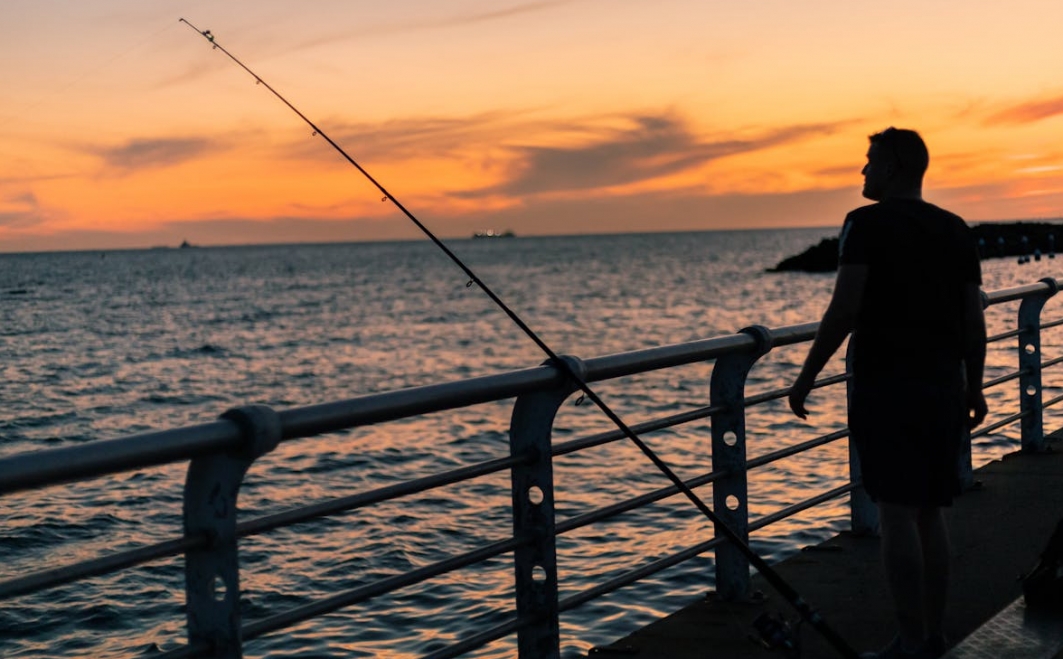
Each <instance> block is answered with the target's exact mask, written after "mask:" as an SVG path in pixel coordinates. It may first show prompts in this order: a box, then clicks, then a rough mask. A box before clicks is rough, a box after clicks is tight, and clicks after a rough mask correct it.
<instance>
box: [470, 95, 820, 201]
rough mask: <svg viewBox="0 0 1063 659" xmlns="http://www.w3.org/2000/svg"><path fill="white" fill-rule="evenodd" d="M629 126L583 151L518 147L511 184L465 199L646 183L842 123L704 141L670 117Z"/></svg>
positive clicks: (646, 118) (636, 119) (637, 119)
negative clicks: (750, 136) (744, 137)
mask: <svg viewBox="0 0 1063 659" xmlns="http://www.w3.org/2000/svg"><path fill="white" fill-rule="evenodd" d="M630 121H631V123H632V126H630V127H629V128H625V129H621V130H615V129H614V130H610V131H599V132H598V135H597V136H598V139H597V140H595V141H592V142H591V143H589V144H584V145H581V146H575V147H541V146H525V147H515V148H513V149H512V151H513V153H514V155H515V156H516V161H517V162H516V164H515V165H514V166H513V167H512V171H511V174H510V179H509V180H508V181H506V182H504V183H502V184H500V185H496V186H493V187H490V188H485V189H481V190H473V191H468V192H465V193H462V195H463V196H468V197H475V196H482V195H492V194H505V195H518V196H519V195H529V194H541V193H547V192H559V191H572V190H593V189H597V188H604V187H609V186H615V185H624V184H629V183H635V182H638V181H647V180H651V179H654V178H659V177H661V176H665V175H668V174H674V173H677V172H681V171H683V170H687V169H690V168H693V167H696V166H698V165H701V164H703V163H706V162H708V161H710V160H715V159H718V158H723V157H726V156H733V155H737V154H740V153H749V152H752V151H759V150H761V149H766V148H769V147H773V146H778V145H781V144H785V143H789V142H794V141H797V140H800V139H802V138H804V137H807V136H809V135H817V134H829V133H831V132H833V130H835V128H837V124H814V125H804V126H789V127H783V128H779V129H775V130H771V131H768V132H766V133H764V134H762V135H760V136H758V137H754V138H747V139H739V138H730V139H722V140H703V139H701V138H699V137H698V136H696V135H694V134H693V133H692V132H691V131H690V129H689V128H688V127H687V126H686V124H685V122H683V121H682V120H681V119H678V118H676V117H675V116H672V115H670V114H660V115H640V116H635V117H631V118H630Z"/></svg>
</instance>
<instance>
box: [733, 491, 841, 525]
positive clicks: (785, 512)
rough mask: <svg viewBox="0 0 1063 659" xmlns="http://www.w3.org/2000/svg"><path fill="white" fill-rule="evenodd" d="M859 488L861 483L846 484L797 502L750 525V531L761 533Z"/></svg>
mask: <svg viewBox="0 0 1063 659" xmlns="http://www.w3.org/2000/svg"><path fill="white" fill-rule="evenodd" d="M859 486H860V482H854V483H846V484H845V485H840V486H838V487H836V488H834V489H833V490H827V491H826V492H823V493H822V494H817V495H816V496H814V497H812V498H810V499H805V500H804V501H799V502H797V503H795V504H793V505H791V506H787V507H786V508H783V509H782V510H777V511H775V512H773V513H771V514H770V515H765V516H764V517H761V518H760V519H758V520H757V521H755V522H752V523H750V525H749V530H750V532H753V531H759V530H760V529H762V528H764V527H766V526H770V525H772V524H774V523H775V522H778V521H780V520H784V519H786V518H787V517H791V516H793V515H796V514H797V513H799V512H801V511H803V510H808V509H809V508H813V507H815V506H818V505H819V504H821V503H825V502H827V501H830V500H831V499H835V498H837V497H840V496H841V495H843V494H845V493H847V492H852V491H853V490H855V489H856V488H857V487H859Z"/></svg>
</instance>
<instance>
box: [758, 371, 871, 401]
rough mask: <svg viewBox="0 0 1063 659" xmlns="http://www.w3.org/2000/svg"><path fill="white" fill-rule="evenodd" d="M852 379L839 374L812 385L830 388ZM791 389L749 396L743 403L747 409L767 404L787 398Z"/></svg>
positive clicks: (847, 375)
mask: <svg viewBox="0 0 1063 659" xmlns="http://www.w3.org/2000/svg"><path fill="white" fill-rule="evenodd" d="M850 377H851V376H850V375H849V374H848V373H839V374H838V375H832V376H830V377H826V378H822V379H819V380H816V381H815V383H813V384H812V388H813V389H819V388H821V387H829V386H830V385H832V384H839V383H841V382H845V381H846V380H848V379H849V378H850ZM791 389H792V387H786V388H784V389H773V390H772V391H765V392H763V393H759V394H756V395H753V396H747V397H746V399H745V400H744V401H743V405H744V406H745V407H746V408H750V407H753V406H754V405H760V404H761V403H766V402H768V401H771V400H778V399H780V398H786V397H787V396H789V395H790V390H791Z"/></svg>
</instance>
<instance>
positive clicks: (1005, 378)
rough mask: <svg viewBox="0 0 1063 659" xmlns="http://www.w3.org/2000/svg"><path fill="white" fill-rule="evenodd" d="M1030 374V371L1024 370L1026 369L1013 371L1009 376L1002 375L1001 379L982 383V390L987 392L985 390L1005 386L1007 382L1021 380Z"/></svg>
mask: <svg viewBox="0 0 1063 659" xmlns="http://www.w3.org/2000/svg"><path fill="white" fill-rule="evenodd" d="M1029 372H1030V369H1028V368H1024V369H1020V370H1018V371H1012V372H1011V373H1008V374H1007V375H1002V376H1000V377H999V378H994V379H992V380H986V381H985V382H983V383H982V389H983V390H985V389H989V388H991V387H995V386H997V385H1000V384H1004V383H1005V382H1010V381H1011V380H1015V379H1017V378H1021V377H1022V376H1024V375H1026V374H1027V373H1029Z"/></svg>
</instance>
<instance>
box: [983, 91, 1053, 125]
mask: <svg viewBox="0 0 1063 659" xmlns="http://www.w3.org/2000/svg"><path fill="white" fill-rule="evenodd" d="M1059 114H1063V96H1056V97H1053V98H1045V99H1038V100H1034V101H1027V102H1026V103H1020V104H1018V105H1013V106H1012V107H1009V108H1006V109H1004V110H1001V111H1000V112H997V113H995V114H993V115H991V116H990V117H988V118H987V119H986V120H985V123H986V124H987V125H990V126H992V125H996V124H1030V123H1034V122H1035V121H1041V120H1042V119H1047V118H1049V117H1054V116H1056V115H1059Z"/></svg>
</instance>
